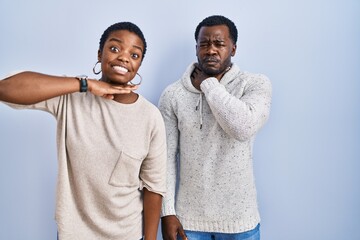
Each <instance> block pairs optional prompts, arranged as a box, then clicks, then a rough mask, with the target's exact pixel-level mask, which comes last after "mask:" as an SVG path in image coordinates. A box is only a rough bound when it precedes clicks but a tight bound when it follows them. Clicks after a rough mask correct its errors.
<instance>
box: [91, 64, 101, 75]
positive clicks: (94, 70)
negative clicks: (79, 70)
mask: <svg viewBox="0 0 360 240" xmlns="http://www.w3.org/2000/svg"><path fill="white" fill-rule="evenodd" d="M98 63H101V62H100V61H97V62H96V63H95V66H94V67H93V73H94V74H95V75H98V74H99V73H101V68H100V70H99V71H98V72H97V71H96V65H98Z"/></svg>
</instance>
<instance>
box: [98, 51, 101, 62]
mask: <svg viewBox="0 0 360 240" xmlns="http://www.w3.org/2000/svg"><path fill="white" fill-rule="evenodd" d="M98 61H99V62H101V51H100V49H99V50H98Z"/></svg>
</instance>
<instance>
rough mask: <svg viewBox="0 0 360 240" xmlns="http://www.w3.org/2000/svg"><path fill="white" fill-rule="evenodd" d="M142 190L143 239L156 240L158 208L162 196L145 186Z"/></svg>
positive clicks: (158, 218)
mask: <svg viewBox="0 0 360 240" xmlns="http://www.w3.org/2000/svg"><path fill="white" fill-rule="evenodd" d="M143 191H144V236H145V240H156V236H157V231H158V227H159V221H160V210H161V200H162V196H161V195H160V194H157V193H154V192H150V191H149V190H147V189H146V188H144V189H143Z"/></svg>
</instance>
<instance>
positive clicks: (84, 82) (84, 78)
mask: <svg viewBox="0 0 360 240" xmlns="http://www.w3.org/2000/svg"><path fill="white" fill-rule="evenodd" d="M76 78H77V79H78V80H79V81H80V92H87V90H88V84H87V79H88V76H86V75H79V76H76Z"/></svg>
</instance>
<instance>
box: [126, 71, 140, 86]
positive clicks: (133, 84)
mask: <svg viewBox="0 0 360 240" xmlns="http://www.w3.org/2000/svg"><path fill="white" fill-rule="evenodd" d="M136 75H138V76H139V77H140V82H138V83H132V82H131V81H130V82H128V85H132V86H136V85H140V84H141V82H142V77H141V75H140V74H138V73H136Z"/></svg>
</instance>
